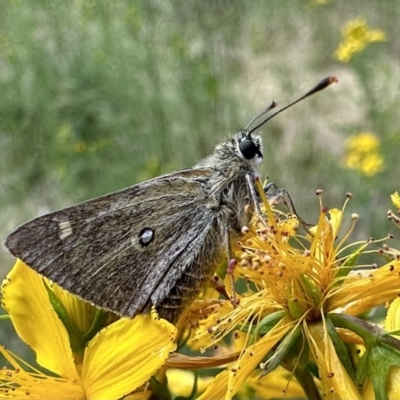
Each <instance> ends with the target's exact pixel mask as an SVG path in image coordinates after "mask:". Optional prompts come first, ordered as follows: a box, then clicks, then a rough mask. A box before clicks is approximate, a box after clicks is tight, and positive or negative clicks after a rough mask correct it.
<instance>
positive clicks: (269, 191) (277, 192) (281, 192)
mask: <svg viewBox="0 0 400 400" xmlns="http://www.w3.org/2000/svg"><path fill="white" fill-rule="evenodd" d="M263 189H264V193H265V195H266V196H267V198H268V201H269V203H270V204H271V205H276V204H279V203H282V204H283V205H285V206H286V207H287V208H288V209H289V211H290V213H291V214H293V215H296V217H297V218H298V219H299V221H300V222H301V224H302V225H303V227H304V229H305V230H306V232H307V233H309V234H310V231H309V229H308V226H310V225H311V224H307V223H306V222H305V221H303V219H302V218H300V216H299V214H297V211H296V208H295V207H294V204H293V201H292V198H291V197H290V195H289V193H288V191H287V190H286V189H284V188H279V187H278V186H277V185H275V183H274V182H269V183H268V184H266V185H265V186H264V188H263Z"/></svg>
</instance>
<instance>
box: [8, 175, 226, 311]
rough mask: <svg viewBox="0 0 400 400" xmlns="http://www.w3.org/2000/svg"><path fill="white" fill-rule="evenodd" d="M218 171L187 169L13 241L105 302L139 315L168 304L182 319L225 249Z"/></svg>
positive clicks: (65, 283) (32, 262) (87, 205)
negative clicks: (215, 181)
mask: <svg viewBox="0 0 400 400" xmlns="http://www.w3.org/2000/svg"><path fill="white" fill-rule="evenodd" d="M212 173H213V172H212V171H211V170H210V169H208V168H197V169H188V170H183V171H179V172H175V173H172V174H168V175H164V176H162V177H159V178H156V179H153V180H150V181H147V182H143V183H140V184H138V185H135V186H132V187H130V188H127V189H124V190H121V191H119V192H115V193H111V194H109V195H106V196H103V197H99V198H96V199H93V200H89V201H87V202H84V203H82V204H79V205H76V206H73V207H70V208H66V209H63V210H61V211H56V212H53V213H51V214H48V215H44V216H42V217H39V218H36V219H34V220H32V221H30V222H28V223H26V224H25V225H22V226H21V227H19V228H18V229H17V230H16V231H14V232H13V233H11V234H10V235H9V236H8V238H7V240H6V246H7V247H8V248H9V249H10V251H11V253H12V254H13V255H15V256H16V257H18V258H20V259H21V260H23V261H24V262H25V263H26V264H28V265H29V266H30V267H32V268H33V269H35V270H36V271H38V272H39V273H41V274H43V275H44V276H46V277H48V278H49V279H51V280H52V281H54V282H56V283H58V284H59V285H60V286H62V287H64V288H65V289H67V290H68V291H70V292H72V293H74V294H76V295H78V296H80V297H82V298H83V299H85V300H87V301H90V302H92V303H94V304H96V305H98V306H100V307H103V308H106V309H109V310H111V311H114V312H116V313H119V314H121V315H126V316H130V317H133V316H134V315H136V314H137V313H139V312H144V311H148V310H149V308H150V307H151V305H152V304H154V305H156V306H157V305H161V307H162V308H164V309H165V312H164V313H163V314H164V315H165V316H166V317H170V319H176V316H177V313H178V309H179V308H182V307H183V303H184V302H185V299H189V298H191V297H192V298H193V293H192V292H193V289H196V288H198V282H200V281H201V282H204V281H206V280H207V279H209V277H210V274H211V273H212V268H213V267H212V265H213V264H214V262H215V261H217V260H218V258H219V257H221V254H222V253H223V252H222V251H221V247H222V244H221V241H222V240H223V238H224V234H223V232H222V230H221V227H220V225H221V224H219V223H218V201H216V197H215V196H210V195H209V194H208V192H209V178H210V177H211V175H212ZM200 258H201V259H202V260H200ZM202 263H203V264H202ZM193 286H194V287H193ZM195 294H196V293H194V295H195ZM168 296H170V298H168ZM179 297H181V298H179Z"/></svg>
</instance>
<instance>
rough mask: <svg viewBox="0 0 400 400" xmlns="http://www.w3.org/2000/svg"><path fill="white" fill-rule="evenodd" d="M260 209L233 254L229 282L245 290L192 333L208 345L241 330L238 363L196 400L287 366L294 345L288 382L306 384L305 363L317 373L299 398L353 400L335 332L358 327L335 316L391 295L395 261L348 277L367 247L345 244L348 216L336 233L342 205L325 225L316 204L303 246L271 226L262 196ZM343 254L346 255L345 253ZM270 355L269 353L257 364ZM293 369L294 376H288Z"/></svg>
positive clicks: (399, 268) (350, 374)
mask: <svg viewBox="0 0 400 400" xmlns="http://www.w3.org/2000/svg"><path fill="white" fill-rule="evenodd" d="M259 186H260V185H259ZM259 193H261V194H262V189H261V187H259ZM348 198H351V196H350V195H349V196H348ZM346 203H347V201H346ZM264 205H265V207H266V210H267V214H268V223H267V224H265V223H264V222H263V221H261V220H260V219H258V220H257V221H256V222H255V224H254V225H253V226H251V227H250V230H249V233H248V234H247V235H246V236H245V237H244V239H243V240H242V241H241V242H240V243H239V248H238V250H237V252H236V256H237V257H238V258H239V260H240V261H239V263H238V265H237V268H236V269H235V276H236V278H242V279H243V280H244V281H245V282H246V283H247V286H246V290H245V291H244V292H243V293H242V294H241V295H240V296H239V295H238V297H239V305H238V306H237V307H233V306H232V305H230V304H229V303H227V304H224V306H222V307H221V308H220V309H219V310H218V311H216V312H215V313H214V314H211V315H210V316H209V317H208V318H207V319H206V320H205V321H203V322H202V324H201V325H202V326H201V328H202V329H201V330H200V332H199V337H200V338H202V337H204V335H207V334H208V335H211V344H214V343H216V342H218V341H220V340H222V338H224V337H225V336H226V335H228V334H230V333H233V332H234V331H235V330H241V331H242V332H245V333H246V339H247V340H246V345H245V346H244V348H243V349H242V351H241V354H240V357H239V358H238V360H237V361H235V362H233V363H230V364H229V365H228V368H227V369H226V370H225V371H223V372H221V373H220V374H219V375H217V377H216V378H215V379H214V381H213V382H212V383H211V384H210V385H209V386H208V388H207V390H206V391H205V392H204V393H203V395H202V396H201V397H200V399H208V398H210V397H212V398H213V399H223V398H225V399H231V398H232V396H233V395H234V394H235V393H237V392H238V390H239V389H240V388H241V387H242V385H243V384H244V383H245V382H246V380H247V378H248V377H249V376H250V375H251V374H252V373H253V371H254V370H255V369H256V368H258V367H259V366H260V364H261V368H262V369H263V368H264V373H263V372H262V373H261V374H262V375H264V374H266V373H268V372H270V370H273V369H274V368H275V367H277V366H278V365H279V364H281V365H282V363H283V364H285V365H288V355H289V353H290V352H293V348H296V346H298V348H297V350H296V351H295V353H296V354H297V356H296V357H295V360H294V361H293V360H292V363H291V364H290V363H289V364H290V365H289V367H288V368H289V370H290V371H292V372H293V374H294V376H295V377H296V378H297V379H300V380H301V379H304V380H306V375H307V373H308V374H310V372H309V371H308V372H307V368H305V365H306V362H308V361H309V358H310V359H311V360H312V362H313V363H315V365H316V367H317V368H318V371H319V383H318V385H320V388H319V389H318V387H316V386H315V384H314V380H315V378H314V379H313V378H312V377H309V379H308V380H307V383H306V384H304V385H302V386H303V389H304V390H305V395H306V396H308V397H309V398H315V396H316V393H317V392H318V390H321V391H322V393H323V396H324V398H327V399H348V398H351V399H361V395H360V393H359V390H358V387H357V385H356V383H355V371H354V370H352V367H351V363H350V362H348V363H346V358H345V355H344V354H343V351H342V350H343V348H340V346H339V345H340V343H339V342H340V339H338V338H339V336H338V333H337V329H336V328H335V326H338V327H340V328H346V329H347V330H348V331H349V332H350V333H349V334H348V336H349V337H353V336H356V335H359V334H364V333H365V332H364V331H363V330H362V329H361V328H360V329H359V325H360V326H363V325H362V323H361V322H359V320H358V319H355V317H351V316H349V315H348V314H350V311H348V310H346V313H347V314H346V315H345V314H344V311H343V314H340V310H343V308H344V307H345V306H347V305H348V304H349V303H351V305H352V311H356V312H357V313H360V312H363V311H366V310H369V309H370V307H371V305H377V304H382V303H385V302H386V301H388V300H391V299H393V298H394V297H395V296H396V295H397V293H398V291H399V283H400V282H399V272H400V261H399V260H395V261H392V262H391V263H388V264H386V265H384V266H382V267H381V268H380V269H376V270H373V271H368V273H366V274H362V273H358V274H351V273H350V272H351V269H352V268H353V267H354V265H355V263H356V260H357V259H358V256H359V255H360V254H362V253H367V250H366V248H367V246H368V245H369V242H368V241H367V242H363V243H353V244H350V245H345V242H346V240H347V239H348V237H349V235H350V233H351V231H352V229H353V227H354V225H355V222H356V220H357V218H358V217H357V216H356V215H353V216H352V224H351V228H350V230H349V231H348V232H345V233H344V234H343V233H341V232H340V228H341V225H342V222H343V215H344V214H343V211H344V207H343V210H337V209H333V210H331V211H330V212H329V214H330V218H329V219H328V218H327V212H326V210H325V209H324V207H323V206H322V204H321V213H320V217H319V221H318V224H317V226H316V227H315V228H314V229H313V230H312V237H311V236H309V237H308V241H307V240H306V238H300V237H293V238H292V240H291V234H290V233H289V232H288V230H287V226H286V225H285V224H278V223H277V222H276V221H275V219H274V216H273V214H272V212H271V210H270V209H269V207H268V202H267V201H266V200H265V198H264ZM338 237H340V240H339V243H336V239H337V238H338ZM351 248H354V249H353V251H351V252H350V253H349V254H347V255H346V254H345V253H348V251H349V249H351ZM365 300H367V301H366V302H365ZM363 329H364V328H363ZM360 330H361V333H360V332H359V331H360ZM354 331H357V333H355V332H354ZM338 346H339V347H338ZM343 347H344V345H343ZM272 349H275V353H274V355H273V356H272V357H271V358H269V359H268V360H267V362H265V361H263V360H265V358H266V356H267V354H269V352H270V351H271V350H272ZM307 354H310V356H309V357H306V355H307ZM304 357H305V358H306V360H303V358H304ZM289 359H290V357H289ZM347 360H348V359H347ZM296 371H301V373H299V374H298V375H296ZM293 379H294V378H293ZM284 389H285V387H283V388H282V390H284ZM318 396H319V395H318Z"/></svg>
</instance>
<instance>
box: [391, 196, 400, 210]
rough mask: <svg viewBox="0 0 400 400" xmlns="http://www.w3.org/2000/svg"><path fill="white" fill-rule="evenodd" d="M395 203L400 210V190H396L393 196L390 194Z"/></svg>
mask: <svg viewBox="0 0 400 400" xmlns="http://www.w3.org/2000/svg"><path fill="white" fill-rule="evenodd" d="M390 198H391V200H392V203H393V205H394V206H395V207H396V208H397V209H399V210H400V195H399V192H394V193H393V194H392V195H391V196H390Z"/></svg>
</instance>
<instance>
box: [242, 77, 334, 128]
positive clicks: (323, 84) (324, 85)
mask: <svg viewBox="0 0 400 400" xmlns="http://www.w3.org/2000/svg"><path fill="white" fill-rule="evenodd" d="M337 81H338V80H337V79H336V78H335V77H334V76H328V77H327V78H325V79H323V80H322V81H321V82H319V83H318V85H316V86H314V87H313V88H312V89H311V90H310V91H309V92H307V93H306V94H305V95H303V96H301V97H300V98H298V99H297V100H295V101H293V102H292V103H290V104H288V105H287V106H285V107H283V108H281V109H280V110H278V111H277V112H276V113H274V114H272V115H271V116H269V117H268V118H267V119H265V120H264V121H263V122H261V123H260V124H258V125H257V126H256V127H255V128H253V129H252V130H251V131H250V132H249V134H251V133H253V132H254V131H255V130H257V129H258V128H260V127H261V126H263V125H264V124H265V123H266V122H267V121H269V120H270V119H271V118H274V117H275V116H277V115H278V114H280V113H281V112H282V111H285V110H287V109H288V108H290V107H292V106H294V105H295V104H297V103H299V102H300V101H302V100H304V99H305V98H306V97H309V96H311V95H313V94H315V93H317V92H320V91H321V90H324V89H326V88H327V87H328V86H330V85H331V84H332V83H336V82H337ZM265 112H266V111H265ZM265 112H263V113H261V114H260V115H259V116H258V117H256V118H254V119H253V120H252V121H251V122H254V121H255V120H256V119H258V118H260V117H261V116H262V115H264V114H265ZM248 125H251V123H250V124H248Z"/></svg>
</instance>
